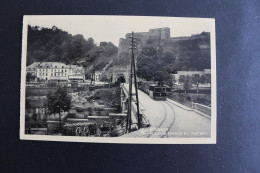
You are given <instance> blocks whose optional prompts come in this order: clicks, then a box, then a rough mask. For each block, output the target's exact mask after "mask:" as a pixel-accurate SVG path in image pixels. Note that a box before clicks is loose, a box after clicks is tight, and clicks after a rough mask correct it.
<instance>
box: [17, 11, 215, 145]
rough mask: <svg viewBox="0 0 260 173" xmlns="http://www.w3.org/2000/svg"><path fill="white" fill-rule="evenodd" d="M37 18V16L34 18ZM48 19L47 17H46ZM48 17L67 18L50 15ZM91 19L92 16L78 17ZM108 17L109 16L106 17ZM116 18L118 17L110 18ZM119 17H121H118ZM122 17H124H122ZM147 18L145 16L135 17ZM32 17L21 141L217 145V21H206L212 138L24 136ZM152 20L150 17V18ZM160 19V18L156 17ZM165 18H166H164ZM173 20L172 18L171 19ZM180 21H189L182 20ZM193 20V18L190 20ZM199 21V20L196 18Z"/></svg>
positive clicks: (24, 50) (23, 69) (23, 71)
mask: <svg viewBox="0 0 260 173" xmlns="http://www.w3.org/2000/svg"><path fill="white" fill-rule="evenodd" d="M34 17H35V16H34ZM45 17H46V16H45ZM48 17H52V18H53V17H66V16H64V15H63V16H56V15H50V16H48ZM76 17H91V16H76ZM106 17H107V16H106ZM110 17H116V16H110ZM117 17H119V16H117ZM121 17H122V16H121ZM127 17H130V16H127ZM133 17H138V18H147V17H144V16H133ZM29 18H30V16H24V18H23V40H22V63H21V96H20V99H21V100H20V139H21V140H42V141H63V142H91V143H123V144H216V135H217V123H216V120H217V107H216V106H217V95H216V94H217V90H216V87H217V83H216V34H215V19H214V18H202V19H204V20H205V19H206V20H208V22H209V25H210V44H211V45H210V49H211V103H212V104H211V105H212V106H211V137H210V138H128V137H121V138H118V137H108V138H105V137H76V136H49V135H29V134H24V129H25V85H26V83H25V79H26V53H27V29H28V27H27V25H28V20H29ZM149 18H150V17H149ZM156 18H160V17H156ZM163 18H165V17H163ZM171 18H172V17H171ZM178 18H179V19H187V18H180V17H178ZM189 19H192V18H189ZM196 19H198V18H196Z"/></svg>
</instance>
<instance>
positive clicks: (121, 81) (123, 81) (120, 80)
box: [117, 76, 125, 83]
mask: <svg viewBox="0 0 260 173" xmlns="http://www.w3.org/2000/svg"><path fill="white" fill-rule="evenodd" d="M117 82H118V83H125V77H124V76H120V77H118V78H117Z"/></svg>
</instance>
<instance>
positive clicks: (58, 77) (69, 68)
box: [26, 62, 85, 82]
mask: <svg viewBox="0 0 260 173" xmlns="http://www.w3.org/2000/svg"><path fill="white" fill-rule="evenodd" d="M26 71H27V73H32V74H34V75H35V80H36V81H37V80H43V81H46V82H47V81H55V82H71V80H73V81H74V80H77V79H80V80H83V81H84V80H85V71H84V68H83V67H80V66H77V65H66V64H64V63H60V62H34V63H33V64H31V65H29V66H27V67H26ZM75 76H76V77H75ZM74 77H75V78H74Z"/></svg>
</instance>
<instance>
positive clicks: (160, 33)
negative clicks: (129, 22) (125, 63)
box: [118, 27, 171, 54]
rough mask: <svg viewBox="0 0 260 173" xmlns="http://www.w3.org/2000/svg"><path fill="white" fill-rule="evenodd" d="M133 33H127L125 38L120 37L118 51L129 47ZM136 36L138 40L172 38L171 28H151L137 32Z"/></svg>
mask: <svg viewBox="0 0 260 173" xmlns="http://www.w3.org/2000/svg"><path fill="white" fill-rule="evenodd" d="M130 36H131V33H127V34H126V35H125V38H120V39H119V46H118V53H119V54H120V53H121V51H123V50H126V49H128V46H129V43H128V42H129V41H130ZM134 37H135V38H136V40H137V41H144V40H147V39H157V40H167V39H170V38H171V33H170V28H168V27H164V28H155V29H149V32H136V33H134Z"/></svg>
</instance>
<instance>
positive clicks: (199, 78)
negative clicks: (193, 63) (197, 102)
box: [191, 74, 205, 94]
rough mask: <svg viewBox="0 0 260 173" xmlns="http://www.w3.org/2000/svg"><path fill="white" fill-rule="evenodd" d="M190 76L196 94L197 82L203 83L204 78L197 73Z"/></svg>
mask: <svg viewBox="0 0 260 173" xmlns="http://www.w3.org/2000/svg"><path fill="white" fill-rule="evenodd" d="M191 78H192V83H193V84H194V85H196V86H197V94H199V84H200V83H204V82H205V80H204V78H203V77H202V76H200V75H199V74H193V75H192V76H191Z"/></svg>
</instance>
